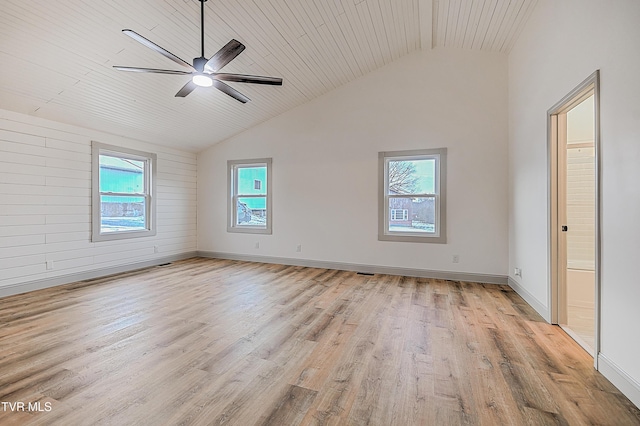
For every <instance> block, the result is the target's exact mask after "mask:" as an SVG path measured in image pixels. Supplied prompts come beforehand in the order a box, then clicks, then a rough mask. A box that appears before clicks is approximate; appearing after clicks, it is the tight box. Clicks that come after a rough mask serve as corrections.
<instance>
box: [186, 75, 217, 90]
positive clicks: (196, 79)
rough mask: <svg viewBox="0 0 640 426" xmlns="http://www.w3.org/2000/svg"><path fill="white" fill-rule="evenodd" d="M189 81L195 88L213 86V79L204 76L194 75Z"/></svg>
mask: <svg viewBox="0 0 640 426" xmlns="http://www.w3.org/2000/svg"><path fill="white" fill-rule="evenodd" d="M191 80H192V81H193V83H194V84H195V85H196V86H200V87H211V86H212V85H213V79H212V78H211V77H209V76H208V75H204V74H195V75H194V76H193V77H192V78H191Z"/></svg>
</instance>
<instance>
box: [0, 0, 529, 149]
mask: <svg viewBox="0 0 640 426" xmlns="http://www.w3.org/2000/svg"><path fill="white" fill-rule="evenodd" d="M535 2H536V0H209V1H207V3H206V4H205V9H206V10H205V16H206V22H205V27H206V35H205V56H207V57H210V56H211V55H213V54H214V53H215V52H216V51H217V50H218V49H219V48H220V47H222V46H224V45H225V44H226V43H227V42H228V41H229V40H230V39H232V38H235V39H237V40H239V41H240V42H242V43H244V44H245V45H246V46H247V49H246V50H245V51H244V52H243V53H242V54H241V55H240V56H238V57H237V58H236V59H235V60H234V61H233V62H231V63H230V64H229V65H227V66H226V67H225V68H224V71H225V72H233V73H241V74H258V75H271V76H278V77H283V78H284V85H283V86H282V87H274V86H261V85H248V84H238V83H230V85H232V86H234V87H235V88H236V89H238V90H240V91H241V92H242V93H244V94H245V95H247V96H248V97H249V98H251V102H249V103H247V104H244V105H243V104H241V103H239V102H237V101H235V100H234V99H232V98H230V97H228V96H226V95H224V94H222V93H221V92H219V91H216V90H214V89H198V90H196V91H195V92H193V93H192V94H190V95H189V96H188V97H186V98H176V97H174V95H175V93H176V92H177V91H178V90H179V89H180V88H181V87H182V86H183V85H184V84H185V83H186V81H187V80H188V78H189V77H187V76H175V75H162V74H139V73H125V72H118V71H115V70H113V69H112V66H113V65H124V66H138V67H147V68H168V69H176V68H175V66H174V64H173V63H172V62H171V61H169V60H167V59H166V58H163V57H162V56H161V55H159V54H157V53H155V52H153V51H152V50H150V49H148V48H146V47H144V46H143V45H141V44H139V43H137V42H135V41H134V40H132V39H130V38H129V37H126V36H125V35H123V34H122V33H121V30H122V29H124V28H129V29H133V30H134V31H136V32H138V33H140V34H142V35H143V36H145V37H147V38H149V39H150V40H152V41H154V42H155V43H157V44H159V45H160V46H162V47H164V48H166V49H167V50H169V51H170V52H173V53H175V54H176V55H177V56H179V57H181V58H183V59H185V60H186V61H187V62H191V60H192V58H193V57H196V56H199V55H200V33H199V31H200V29H199V28H200V2H199V1H197V0H136V1H127V0H103V1H97V0H96V1H87V0H65V1H50V0H30V1H24V0H2V1H1V2H0V63H1V64H2V66H1V67H0V108H2V109H6V110H11V111H17V112H22V113H25V114H29V115H33V116H37V117H43V118H47V119H52V120H56V121H59V122H63V123H69V124H75V125H79V126H83V127H88V128H92V129H96V130H100V131H104V132H108V133H112V134H117V135H123V136H127V137H130V138H136V139H141V140H145V141H149V142H155V143H159V144H163V145H168V146H174V147H176V148H182V149H187V150H192V151H199V150H201V149H204V148H206V147H207V146H210V145H212V144H215V143H217V142H219V141H222V140H224V139H226V138H228V137H230V136H232V135H234V134H237V133H239V132H241V131H243V130H245V129H247V128H250V127H252V126H254V125H256V124H258V123H260V122H262V121H265V120H268V119H270V118H272V117H274V116H276V115H279V114H281V113H283V112H285V111H287V110H289V109H291V108H294V107H296V106H298V105H301V104H303V103H305V102H308V101H310V100H312V99H314V98H316V97H318V96H320V95H322V94H324V93H327V92H329V91H331V90H333V89H336V88H338V87H339V86H341V85H343V84H345V83H347V82H349V81H351V80H354V79H356V78H358V77H360V76H362V75H364V74H366V73H368V72H371V71H373V70H375V69H376V68H379V67H381V66H383V65H386V64H388V63H390V62H393V61H394V60H396V59H398V58H400V57H402V56H404V55H406V54H409V53H411V52H414V51H416V50H419V49H429V48H463V49H475V50H488V51H499V52H504V53H508V52H509V50H510V48H511V46H512V45H513V43H514V41H515V39H516V38H517V36H518V34H519V31H520V29H521V28H522V26H523V25H524V23H525V21H526V19H527V17H528V15H529V14H530V12H531V10H532V9H533V7H534V6H535Z"/></svg>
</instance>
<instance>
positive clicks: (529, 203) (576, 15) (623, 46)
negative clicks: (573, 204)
mask: <svg viewBox="0 0 640 426" xmlns="http://www.w3.org/2000/svg"><path fill="white" fill-rule="evenodd" d="M639 23H640V2H638V1H637V0H615V1H608V2H604V1H600V0H564V1H561V2H558V1H552V0H539V1H538V5H537V6H536V9H535V10H534V12H533V14H532V16H531V18H530V21H529V22H528V23H527V26H526V28H525V30H524V31H523V32H522V34H521V35H520V38H519V40H518V42H517V43H516V45H515V47H514V49H513V51H512V52H511V54H510V56H509V76H510V79H509V179H510V187H509V195H510V205H509V211H510V214H509V217H510V221H509V266H510V268H509V270H510V271H511V270H512V268H513V267H514V266H518V267H521V268H522V270H523V274H522V279H519V278H518V277H511V278H512V279H517V281H518V283H519V285H520V286H521V287H522V288H523V289H524V290H525V291H526V292H528V293H529V295H530V296H533V297H535V299H536V300H537V303H538V304H539V305H540V306H541V307H542V308H543V309H542V310H544V309H546V310H547V312H543V313H544V314H545V315H546V316H547V318H548V309H549V307H548V288H549V284H548V279H547V276H548V266H547V257H548V248H547V247H548V241H547V233H548V232H547V226H548V223H547V215H548V213H547V212H548V201H547V151H546V140H547V135H546V111H547V110H548V109H549V108H550V107H552V106H553V105H554V104H555V103H556V102H558V101H559V100H560V99H562V97H563V96H565V95H566V94H567V93H569V91H571V90H572V89H573V88H574V87H575V86H577V85H578V84H579V83H580V82H582V81H583V80H584V79H585V78H586V77H588V76H589V75H590V74H591V73H593V72H594V71H595V70H597V69H600V70H601V96H602V98H601V128H602V131H601V135H602V158H601V160H602V205H603V210H602V309H601V316H602V317H601V320H602V321H601V324H602V340H601V344H602V347H601V351H602V356H601V358H602V359H603V360H604V361H606V362H605V363H604V367H605V368H606V369H607V371H608V373H607V374H609V376H608V377H609V378H611V379H612V381H613V382H614V384H616V385H618V386H625V383H626V384H627V385H629V384H630V386H629V387H627V389H626V391H627V394H628V395H631V396H630V397H632V399H633V400H634V402H635V403H636V404H640V387H639V386H640V385H638V383H640V363H639V362H638V359H640V335H639V334H638V332H637V330H636V328H635V325H636V324H639V323H640V309H638V301H639V300H640V285H638V275H637V271H636V269H635V266H636V264H637V261H638V255H639V254H640V221H639V220H638V218H640V185H638V182H640V167H639V166H638V164H639V161H640V143H639V141H640V102H638V99H640V79H639V78H638V76H640V55H639V54H638V52H640V24H639ZM620 377H623V378H625V379H626V382H625V381H622V380H618V379H619V378H620Z"/></svg>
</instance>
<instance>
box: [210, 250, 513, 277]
mask: <svg viewBox="0 0 640 426" xmlns="http://www.w3.org/2000/svg"><path fill="white" fill-rule="evenodd" d="M198 256H200V257H209V258H214V259H229V260H242V261H245V262H260V263H275V264H280V265H292V266H306V267H309V268H323V269H338V270H341V271H354V272H364V273H368V274H388V275H403V276H407V277H422V278H436V279H442V280H451V281H470V282H476V283H484V284H507V277H506V276H504V275H488V274H471V273H467V272H453V271H432V270H428V269H412V268H399V267H394V266H378V265H363V264H357V263H344V262H331V261H324V260H310V259H293V258H286V257H276V256H255V255H248V254H236V253H221V252H212V251H198Z"/></svg>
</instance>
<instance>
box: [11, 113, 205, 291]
mask: <svg viewBox="0 0 640 426" xmlns="http://www.w3.org/2000/svg"><path fill="white" fill-rule="evenodd" d="M92 140H96V141H99V142H104V143H109V144H113V145H119V146H125V147H130V148H134V149H140V150H144V151H149V152H155V153H157V154H158V175H157V179H158V184H157V190H158V198H157V209H158V214H157V226H158V227H157V229H158V233H157V236H155V237H146V238H137V239H131V240H120V241H110V242H100V243H92V242H91V141H92ZM154 245H157V246H158V248H159V252H158V253H154ZM195 250H196V155H195V154H194V153H188V152H182V151H178V150H174V149H169V148H164V147H160V146H155V145H152V144H148V143H142V142H139V141H134V140H129V139H124V138H119V137H115V136H110V135H106V134H102V133H98V132H95V131H92V130H88V129H82V128H78V127H73V126H69V125H64V124H60V123H56V122H53V121H46V120H42V119H38V118H34V117H30V116H27V115H23V114H18V113H14V112H9V111H5V110H0V294H6V293H7V292H8V293H11V291H9V290H8V289H9V288H12V287H14V288H15V286H20V285H24V284H25V283H29V282H33V281H39V280H51V279H54V278H55V279H58V282H59V278H60V277H64V276H67V275H71V274H78V273H85V272H87V271H96V270H105V268H114V267H121V266H123V265H129V264H137V263H140V262H148V261H153V259H162V258H166V257H170V256H176V255H178V254H181V253H188V252H192V253H193V252H195ZM49 260H52V261H53V265H54V269H53V270H47V269H46V262H47V261H49Z"/></svg>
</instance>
